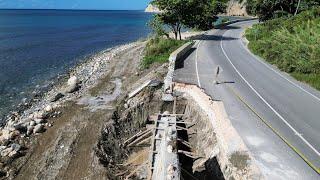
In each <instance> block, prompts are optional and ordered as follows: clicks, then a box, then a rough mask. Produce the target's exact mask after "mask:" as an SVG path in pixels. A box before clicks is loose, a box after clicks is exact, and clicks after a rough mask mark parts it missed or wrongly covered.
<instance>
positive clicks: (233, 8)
mask: <svg viewBox="0 0 320 180" xmlns="http://www.w3.org/2000/svg"><path fill="white" fill-rule="evenodd" d="M246 3H247V0H243V1H242V2H240V1H239V0H230V1H229V2H228V6H227V12H226V13H227V14H226V15H227V16H248V13H247V9H246Z"/></svg>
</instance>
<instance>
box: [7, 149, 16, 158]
mask: <svg viewBox="0 0 320 180" xmlns="http://www.w3.org/2000/svg"><path fill="white" fill-rule="evenodd" d="M17 154H18V152H17V151H15V150H13V151H11V152H10V153H9V154H8V156H9V157H11V158H14V157H16V156H17Z"/></svg>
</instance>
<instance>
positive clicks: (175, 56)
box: [162, 41, 194, 101]
mask: <svg viewBox="0 0 320 180" xmlns="http://www.w3.org/2000/svg"><path fill="white" fill-rule="evenodd" d="M193 45H194V42H193V41H192V42H188V43H186V44H184V45H183V46H181V47H180V48H178V49H177V50H175V51H174V52H173V53H171V55H170V57H169V67H168V73H167V76H166V77H165V79H164V95H163V98H162V99H163V100H164V101H171V97H172V92H173V74H174V70H175V66H176V61H177V60H180V59H181V58H183V57H184V56H185V55H186V54H187V53H188V52H189V51H190V50H191V48H192V46H193Z"/></svg>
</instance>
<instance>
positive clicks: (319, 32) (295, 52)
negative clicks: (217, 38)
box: [246, 8, 320, 90]
mask: <svg viewBox="0 0 320 180" xmlns="http://www.w3.org/2000/svg"><path fill="white" fill-rule="evenodd" d="M246 37H247V39H248V40H249V41H250V43H249V48H250V50H251V51H252V52H253V53H255V54H257V55H259V56H260V57H262V58H264V59H265V60H266V61H268V62H269V63H271V64H274V65H276V66H277V67H278V68H279V69H280V70H282V71H285V72H287V73H290V74H291V75H292V76H293V77H295V78H296V79H298V80H300V81H303V82H306V83H308V84H310V85H311V86H313V87H315V88H317V89H318V90H320V86H319V84H320V78H319V77H320V48H319V43H320V8H314V9H312V10H309V11H305V12H302V13H300V14H299V15H297V16H294V17H290V18H278V19H273V20H270V21H267V22H265V23H262V24H257V25H254V26H253V27H252V28H251V29H248V30H247V31H246Z"/></svg>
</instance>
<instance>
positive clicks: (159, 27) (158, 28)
mask: <svg viewBox="0 0 320 180" xmlns="http://www.w3.org/2000/svg"><path fill="white" fill-rule="evenodd" d="M148 25H149V26H150V27H151V29H152V30H153V33H154V34H156V35H157V36H166V37H167V38H169V34H168V33H167V31H166V30H165V28H164V27H163V21H162V19H161V18H160V17H159V16H155V17H154V18H152V19H151V21H150V22H149V23H148Z"/></svg>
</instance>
